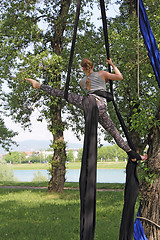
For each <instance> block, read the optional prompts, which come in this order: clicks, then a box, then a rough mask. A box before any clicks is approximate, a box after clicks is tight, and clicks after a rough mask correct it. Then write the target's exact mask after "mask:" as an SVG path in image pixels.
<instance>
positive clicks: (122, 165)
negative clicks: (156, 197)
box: [12, 162, 126, 170]
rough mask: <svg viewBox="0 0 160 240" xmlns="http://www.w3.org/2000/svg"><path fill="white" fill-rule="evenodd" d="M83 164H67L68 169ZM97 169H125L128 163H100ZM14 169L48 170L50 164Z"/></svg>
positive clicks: (15, 168)
mask: <svg viewBox="0 0 160 240" xmlns="http://www.w3.org/2000/svg"><path fill="white" fill-rule="evenodd" d="M80 167H81V163H80V162H75V163H74V162H71V163H67V164H66V168H67V169H80ZM97 167H98V168H99V169H125V167H126V163H125V162H98V164H97ZM12 168H13V169H14V170H23V169H25V170H27V169H32V170H34V169H38V170H41V169H48V168H49V165H48V164H42V163H32V164H13V165H12Z"/></svg>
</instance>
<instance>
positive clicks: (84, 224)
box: [26, 58, 141, 240]
mask: <svg viewBox="0 0 160 240" xmlns="http://www.w3.org/2000/svg"><path fill="white" fill-rule="evenodd" d="M107 62H108V64H110V65H111V66H112V67H113V70H114V73H110V72H107V71H99V72H94V70H93V69H94V66H93V62H92V61H91V60H90V59H88V58H86V59H83V60H82V62H81V67H82V69H83V71H84V73H85V75H86V76H85V77H84V78H83V79H82V80H81V81H80V86H81V87H82V88H83V89H84V90H85V91H86V93H87V96H85V97H83V96H80V95H77V94H75V93H68V98H67V101H68V103H70V104H73V105H75V106H76V107H78V108H80V109H82V110H84V116H85V120H86V122H85V139H84V149H83V156H82V165H81V174H80V180H79V183H80V198H81V213H80V240H93V239H94V232H95V215H96V214H95V211H96V167H97V124H98V122H99V123H100V124H101V125H102V127H103V128H104V129H105V130H106V131H107V132H108V133H109V134H110V135H111V136H112V137H113V138H114V140H115V142H116V143H117V145H118V146H119V147H120V148H121V149H123V150H124V151H125V152H126V153H127V154H128V156H129V161H130V165H129V166H131V168H132V166H133V171H134V169H135V168H134V166H135V165H136V164H137V160H140V159H141V157H140V156H139V154H138V153H136V152H135V151H133V150H132V149H131V148H130V147H129V146H128V144H127V143H126V142H125V141H124V140H123V138H122V137H121V135H120V133H119V131H118V130H117V128H116V127H115V125H114V123H113V121H112V120H111V118H110V116H109V115H108V113H107V101H106V98H107V97H105V93H106V83H107V82H108V81H109V79H111V80H116V81H120V80H122V79H123V76H122V74H121V72H120V71H119V69H118V68H117V67H116V66H115V65H114V64H113V62H112V60H111V59H109V60H107ZM26 80H27V81H29V82H30V83H31V84H32V86H33V88H35V89H36V88H38V89H40V90H43V91H44V92H46V93H47V94H48V95H51V96H53V97H60V98H62V99H65V97H64V91H63V90H60V89H55V88H52V87H51V86H48V85H44V84H41V83H39V82H38V81H36V80H33V79H30V78H27V79H26ZM102 95H103V97H102ZM131 168H129V169H130V170H129V171H132V169H131ZM130 197H132V196H130Z"/></svg>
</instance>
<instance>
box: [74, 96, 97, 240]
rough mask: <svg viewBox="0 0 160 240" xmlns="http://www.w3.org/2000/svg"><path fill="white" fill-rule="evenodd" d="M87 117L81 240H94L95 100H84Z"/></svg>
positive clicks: (83, 166) (81, 194)
mask: <svg viewBox="0 0 160 240" xmlns="http://www.w3.org/2000/svg"><path fill="white" fill-rule="evenodd" d="M83 107H84V117H85V137H84V145H83V155H82V163H81V172H80V179H79V186H80V200H81V210H80V240H93V239H94V232H95V218H96V173H97V127H98V108H97V103H96V100H95V98H94V97H93V96H92V95H88V96H86V97H84V98H83Z"/></svg>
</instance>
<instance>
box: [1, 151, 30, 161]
mask: <svg viewBox="0 0 160 240" xmlns="http://www.w3.org/2000/svg"><path fill="white" fill-rule="evenodd" d="M4 160H5V161H6V162H7V163H13V164H14V163H23V162H26V153H25V152H17V151H15V152H10V153H8V154H6V155H5V156H4Z"/></svg>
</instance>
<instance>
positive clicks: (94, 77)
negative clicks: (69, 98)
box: [81, 72, 107, 104]
mask: <svg viewBox="0 0 160 240" xmlns="http://www.w3.org/2000/svg"><path fill="white" fill-rule="evenodd" d="M87 79H88V76H85V77H84V78H83V79H82V80H81V84H82V87H83V89H84V90H85V91H86V92H87V93H88V94H92V93H93V92H94V91H96V90H103V91H106V82H105V80H104V79H102V78H101V77H100V75H99V73H98V72H93V73H92V74H90V75H89V80H90V89H87V86H86V81H87ZM93 95H95V94H93ZM95 96H96V98H98V99H99V100H100V101H102V102H103V103H105V104H107V101H106V99H105V98H103V97H99V96H97V95H95Z"/></svg>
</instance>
